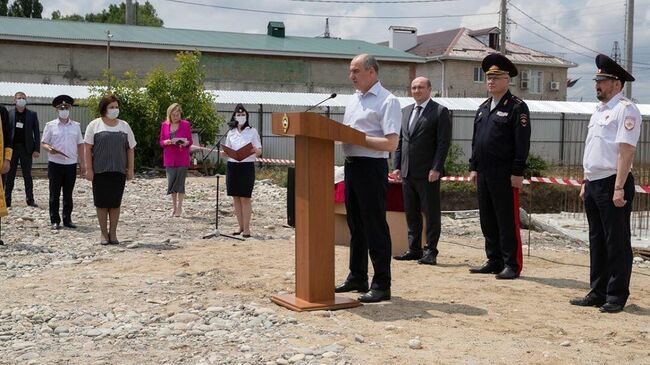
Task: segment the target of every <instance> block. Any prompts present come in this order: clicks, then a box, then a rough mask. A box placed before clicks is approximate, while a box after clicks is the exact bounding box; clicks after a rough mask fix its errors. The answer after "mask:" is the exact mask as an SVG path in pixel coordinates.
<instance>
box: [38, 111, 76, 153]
mask: <svg viewBox="0 0 650 365" xmlns="http://www.w3.org/2000/svg"><path fill="white" fill-rule="evenodd" d="M41 143H47V144H49V145H50V146H52V147H53V148H54V149H55V150H57V151H60V152H63V153H64V154H65V155H66V156H68V157H65V156H63V155H62V154H59V153H57V154H51V153H48V154H47V160H48V161H50V162H54V163H58V164H61V165H74V164H76V163H77V161H78V160H79V149H78V148H79V145H81V144H83V143H84V139H83V136H82V135H81V127H80V126H79V123H78V122H75V121H74V120H72V119H68V121H67V122H66V123H63V122H62V121H61V120H59V118H57V119H54V120H52V121H49V122H47V124H45V129H44V130H43V137H41Z"/></svg>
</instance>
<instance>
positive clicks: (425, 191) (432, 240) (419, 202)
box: [402, 178, 441, 256]
mask: <svg viewBox="0 0 650 365" xmlns="http://www.w3.org/2000/svg"><path fill="white" fill-rule="evenodd" d="M402 195H403V197H404V212H405V213H406V224H407V225H408V242H409V250H410V251H412V252H421V251H422V212H424V216H425V217H426V220H427V231H426V246H425V247H424V249H425V250H430V251H431V253H432V254H433V256H437V255H438V240H440V226H441V221H440V179H438V180H437V181H435V182H429V180H427V179H410V178H405V179H404V180H403V183H402Z"/></svg>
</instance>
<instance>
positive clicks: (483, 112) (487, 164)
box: [470, 90, 530, 176]
mask: <svg viewBox="0 0 650 365" xmlns="http://www.w3.org/2000/svg"><path fill="white" fill-rule="evenodd" d="M491 103H492V98H489V99H487V100H486V101H485V102H483V104H481V106H480V107H479V108H478V110H477V111H476V116H475V118H474V134H473V137H472V157H471V159H470V171H477V172H481V171H487V170H492V169H499V170H501V171H503V170H504V169H505V170H509V171H510V174H511V175H514V176H523V174H524V168H525V167H526V159H527V158H528V149H529V146H530V113H529V111H528V106H527V105H526V103H524V102H523V100H521V99H519V98H518V97H516V96H514V95H512V94H511V93H510V90H508V91H507V92H506V94H505V95H503V97H502V98H501V100H500V101H499V103H498V104H497V106H496V107H495V108H494V109H493V110H492V111H490V106H491Z"/></svg>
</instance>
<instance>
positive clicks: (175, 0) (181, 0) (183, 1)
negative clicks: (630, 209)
mask: <svg viewBox="0 0 650 365" xmlns="http://www.w3.org/2000/svg"><path fill="white" fill-rule="evenodd" d="M163 1H168V2H172V3H178V4H185V5H196V6H203V7H207V8H216V9H225V10H233V11H244V12H249V13H264V14H278V15H295V16H308V17H318V18H348V19H435V18H462V17H470V16H485V15H495V14H498V12H494V13H479V14H449V15H415V16H360V15H332V14H308V13H293V12H285V11H274V10H259V9H249V8H237V7H233V6H223V5H214V4H204V3H197V2H193V1H187V0H163Z"/></svg>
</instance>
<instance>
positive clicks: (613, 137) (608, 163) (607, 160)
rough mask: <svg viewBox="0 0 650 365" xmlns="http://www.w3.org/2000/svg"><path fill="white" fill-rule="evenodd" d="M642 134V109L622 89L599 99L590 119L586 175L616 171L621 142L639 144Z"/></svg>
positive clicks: (593, 177)
mask: <svg viewBox="0 0 650 365" xmlns="http://www.w3.org/2000/svg"><path fill="white" fill-rule="evenodd" d="M640 134H641V113H640V112H639V109H638V108H637V106H636V105H634V103H632V102H631V101H630V100H629V99H627V98H625V97H624V96H623V94H622V93H618V94H616V95H615V96H614V97H613V98H612V99H611V100H610V101H608V102H607V103H603V102H600V103H598V106H597V107H596V112H594V114H592V116H591V119H590V120H589V128H588V132H587V141H586V142H585V153H584V157H583V160H582V166H583V168H584V171H585V179H587V180H590V181H593V180H600V179H604V178H606V177H609V176H612V175H616V164H617V162H618V152H619V151H618V149H619V143H627V144H629V145H632V146H636V144H637V142H638V141H639V136H640Z"/></svg>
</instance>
